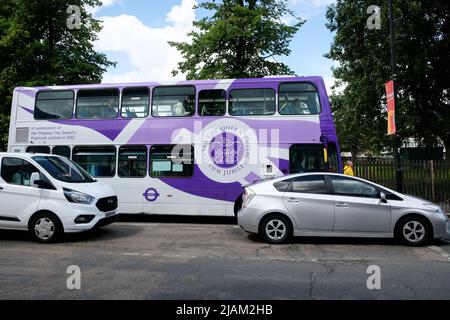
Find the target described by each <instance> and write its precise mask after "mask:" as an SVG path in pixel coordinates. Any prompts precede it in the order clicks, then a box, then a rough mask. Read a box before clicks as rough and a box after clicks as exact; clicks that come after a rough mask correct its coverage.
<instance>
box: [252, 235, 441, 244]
mask: <svg viewBox="0 0 450 320" xmlns="http://www.w3.org/2000/svg"><path fill="white" fill-rule="evenodd" d="M248 239H249V240H251V241H253V242H255V243H265V242H264V240H263V239H262V238H261V237H260V236H259V235H258V234H249V235H248ZM288 244H335V245H340V244H341V245H397V246H403V245H402V244H400V243H399V242H398V241H396V240H395V239H389V238H343V237H294V238H292V239H291V240H290V241H289V243H288ZM428 245H435V246H448V245H450V242H448V241H444V240H433V241H430V243H428ZM281 246H283V244H281Z"/></svg>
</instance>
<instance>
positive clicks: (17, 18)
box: [0, 0, 115, 149]
mask: <svg viewBox="0 0 450 320" xmlns="http://www.w3.org/2000/svg"><path fill="white" fill-rule="evenodd" d="M70 4H71V5H76V6H79V7H80V8H81V28H80V29H72V30H70V29H69V28H68V27H67V24H66V22H67V19H68V17H69V14H68V13H67V12H66V10H67V8H68V2H67V1H65V0H45V1H43V0H1V5H0V97H1V100H0V121H1V124H0V137H1V138H0V149H2V147H3V148H4V147H5V145H6V141H7V134H8V126H9V124H8V123H5V122H7V121H8V120H7V119H8V118H9V117H8V115H9V113H10V109H11V98H12V92H13V89H14V88H15V87H17V86H38V85H43V86H46V85H64V84H75V83H98V82H100V81H101V78H102V74H103V72H105V71H106V68H107V67H109V66H112V65H115V64H114V63H112V62H110V61H108V59H107V58H106V56H105V55H104V54H101V53H98V52H96V51H95V50H94V49H93V45H92V42H93V41H94V40H96V34H97V33H98V32H99V31H100V30H101V26H100V23H99V21H98V20H95V19H94V18H93V17H92V16H91V15H90V14H89V13H87V12H86V10H84V7H85V6H98V5H100V4H101V2H100V1H98V0H71V1H70Z"/></svg>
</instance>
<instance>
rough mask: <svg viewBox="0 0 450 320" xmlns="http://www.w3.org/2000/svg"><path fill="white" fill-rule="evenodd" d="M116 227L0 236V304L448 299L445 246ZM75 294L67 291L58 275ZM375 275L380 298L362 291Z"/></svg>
mask: <svg viewBox="0 0 450 320" xmlns="http://www.w3.org/2000/svg"><path fill="white" fill-rule="evenodd" d="M145 220H146V221H133V222H120V223H116V224H113V225H110V226H107V227H104V228H103V229H100V230H96V231H93V232H89V233H85V234H78V235H71V236H69V237H67V238H66V240H65V241H64V242H62V243H57V244H51V245H42V244H37V243H33V242H30V241H29V240H27V238H26V236H25V234H24V233H23V232H12V231H0V299H449V298H450V243H449V242H441V241H439V242H436V243H433V244H431V245H429V246H426V247H420V248H413V247H404V246H401V245H398V244H396V243H395V242H393V241H392V240H367V239H338V238H296V239H295V240H294V243H292V244H289V245H277V246H273V245H267V244H265V243H263V242H262V241H261V239H260V238H259V237H258V236H254V235H249V234H247V233H245V232H244V231H242V230H241V229H240V228H239V227H238V226H236V225H233V224H232V222H231V221H230V220H222V219H219V220H217V219H207V220H205V219H184V220H183V221H182V222H180V221H179V220H175V219H170V218H168V219H164V218H158V219H156V218H151V219H145ZM71 265H76V266H78V267H79V268H80V270H81V278H80V279H81V281H80V283H81V289H80V290H77V289H74V290H69V289H67V285H66V282H67V278H68V277H69V276H70V274H68V273H66V271H67V268H68V267H69V266H71ZM370 265H377V266H379V267H380V272H381V282H380V284H381V289H372V290H369V289H368V288H367V279H368V277H369V276H370V274H368V273H367V268H368V266H370Z"/></svg>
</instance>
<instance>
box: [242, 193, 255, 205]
mask: <svg viewBox="0 0 450 320" xmlns="http://www.w3.org/2000/svg"><path fill="white" fill-rule="evenodd" d="M254 196H255V193H254V192H252V191H250V190H249V189H245V191H244V194H243V195H242V208H246V207H247V206H248V204H249V203H250V201H251V200H252V199H253V197H254Z"/></svg>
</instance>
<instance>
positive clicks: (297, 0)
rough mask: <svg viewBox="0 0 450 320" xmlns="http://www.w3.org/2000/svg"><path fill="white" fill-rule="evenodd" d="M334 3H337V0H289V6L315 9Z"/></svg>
mask: <svg viewBox="0 0 450 320" xmlns="http://www.w3.org/2000/svg"><path fill="white" fill-rule="evenodd" d="M334 2H336V0H289V4H291V5H293V6H297V5H312V6H314V7H324V6H328V5H330V4H332V3H334Z"/></svg>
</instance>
